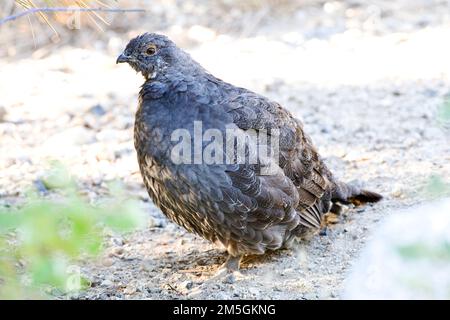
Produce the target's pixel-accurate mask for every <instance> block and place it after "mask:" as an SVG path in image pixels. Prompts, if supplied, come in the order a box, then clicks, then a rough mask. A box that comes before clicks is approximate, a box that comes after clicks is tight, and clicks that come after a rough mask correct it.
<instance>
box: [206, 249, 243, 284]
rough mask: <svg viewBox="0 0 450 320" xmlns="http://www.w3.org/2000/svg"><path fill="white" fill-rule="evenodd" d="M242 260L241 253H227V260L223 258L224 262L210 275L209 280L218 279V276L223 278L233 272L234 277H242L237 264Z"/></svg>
mask: <svg viewBox="0 0 450 320" xmlns="http://www.w3.org/2000/svg"><path fill="white" fill-rule="evenodd" d="M241 260H242V255H238V256H233V255H231V254H229V255H228V257H227V260H225V262H224V264H222V265H221V266H220V268H219V269H218V270H217V272H216V274H215V275H214V276H213V277H212V279H211V280H218V279H220V278H225V277H227V276H228V275H230V274H233V275H234V276H235V277H238V278H242V277H243V276H242V274H241V273H240V272H239V265H240V263H241Z"/></svg>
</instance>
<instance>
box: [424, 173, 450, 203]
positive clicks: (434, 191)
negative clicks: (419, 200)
mask: <svg viewBox="0 0 450 320" xmlns="http://www.w3.org/2000/svg"><path fill="white" fill-rule="evenodd" d="M425 194H426V195H427V196H428V197H429V198H441V197H443V196H446V195H448V194H450V185H449V184H448V183H446V182H445V181H444V180H443V179H442V178H441V177H440V176H437V175H433V176H431V177H430V179H429V180H428V183H427V185H426V187H425Z"/></svg>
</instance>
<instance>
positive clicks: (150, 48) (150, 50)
mask: <svg viewBox="0 0 450 320" xmlns="http://www.w3.org/2000/svg"><path fill="white" fill-rule="evenodd" d="M145 53H146V54H148V55H149V56H151V55H154V54H155V53H156V46H155V45H154V44H151V45H150V46H148V48H147V50H146V51H145Z"/></svg>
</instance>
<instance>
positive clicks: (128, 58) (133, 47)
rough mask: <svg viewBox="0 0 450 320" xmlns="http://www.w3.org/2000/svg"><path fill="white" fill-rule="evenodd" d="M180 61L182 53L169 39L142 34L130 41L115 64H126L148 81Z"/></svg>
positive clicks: (154, 34)
mask: <svg viewBox="0 0 450 320" xmlns="http://www.w3.org/2000/svg"><path fill="white" fill-rule="evenodd" d="M182 59H183V52H182V51H181V50H180V49H178V48H177V46H176V45H175V44H174V43H173V42H172V41H171V40H170V39H169V38H167V37H166V36H163V35H160V34H156V33H144V34H142V35H140V36H137V37H136V38H134V39H131V41H130V42H129V43H128V44H127V46H126V48H125V50H124V51H123V52H122V54H121V55H120V56H119V57H118V58H117V61H116V63H123V62H126V63H128V64H129V65H130V66H131V67H132V68H133V69H134V70H136V71H137V72H141V73H142V75H143V76H144V77H145V79H147V80H148V79H152V78H155V77H156V75H157V74H160V73H163V72H164V71H165V70H166V69H167V68H168V67H170V66H171V65H174V64H177V63H178V62H179V60H182Z"/></svg>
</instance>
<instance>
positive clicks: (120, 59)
mask: <svg viewBox="0 0 450 320" xmlns="http://www.w3.org/2000/svg"><path fill="white" fill-rule="evenodd" d="M129 61H130V56H127V55H125V54H124V53H122V54H120V56H118V57H117V60H116V64H119V63H124V62H129Z"/></svg>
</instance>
